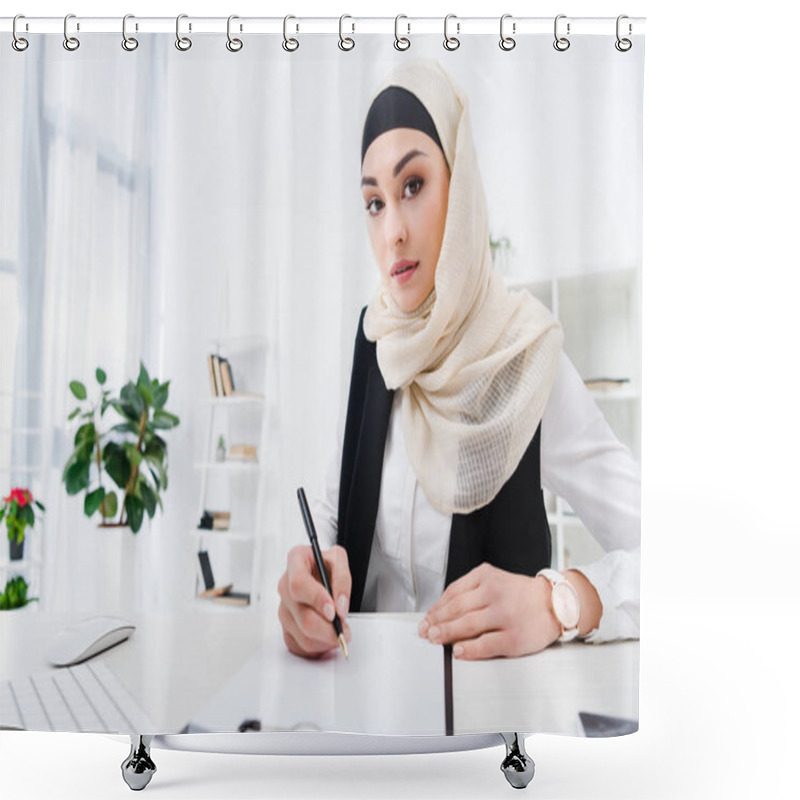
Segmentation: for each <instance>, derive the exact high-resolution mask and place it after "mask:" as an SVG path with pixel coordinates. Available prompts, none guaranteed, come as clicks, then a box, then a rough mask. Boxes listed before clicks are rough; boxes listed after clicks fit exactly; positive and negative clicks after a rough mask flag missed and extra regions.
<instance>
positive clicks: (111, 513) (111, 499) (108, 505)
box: [100, 492, 117, 519]
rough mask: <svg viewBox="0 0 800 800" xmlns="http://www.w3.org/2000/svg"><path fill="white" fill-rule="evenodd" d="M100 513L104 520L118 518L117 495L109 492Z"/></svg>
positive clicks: (101, 505)
mask: <svg viewBox="0 0 800 800" xmlns="http://www.w3.org/2000/svg"><path fill="white" fill-rule="evenodd" d="M100 513H101V514H102V515H103V519H109V518H110V517H116V516H117V495H116V493H114V492H107V493H106V496H105V497H104V498H103V502H102V503H101V504H100Z"/></svg>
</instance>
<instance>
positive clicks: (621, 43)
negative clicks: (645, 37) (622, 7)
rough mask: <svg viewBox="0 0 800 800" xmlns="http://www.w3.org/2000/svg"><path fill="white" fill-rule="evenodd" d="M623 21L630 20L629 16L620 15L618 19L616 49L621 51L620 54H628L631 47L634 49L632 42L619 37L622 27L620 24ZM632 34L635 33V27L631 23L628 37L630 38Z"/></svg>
mask: <svg viewBox="0 0 800 800" xmlns="http://www.w3.org/2000/svg"><path fill="white" fill-rule="evenodd" d="M623 19H628V15H627V14H620V15H619V16H618V17H617V41H616V42H614V47H616V48H617V50H619V51H620V53H627V52H628V50H630V49H631V47H633V42H631V40H630V39H622V38H620V35H619V28H620V25H619V24H620V22H622V20H623ZM632 33H633V25H631V23H630V22H629V23H628V35H629V36H630V34H632Z"/></svg>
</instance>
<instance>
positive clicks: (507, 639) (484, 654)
mask: <svg viewBox="0 0 800 800" xmlns="http://www.w3.org/2000/svg"><path fill="white" fill-rule="evenodd" d="M574 574H578V575H580V573H574ZM567 577H568V579H569V580H570V581H571V582H572V579H573V573H570V574H569V575H568V576H567ZM580 577H581V578H583V576H582V575H580ZM583 580H584V583H585V585H580V586H576V589H578V592H579V596H580V597H581V624H580V627H581V628H583V627H584V626H585V625H590V626H591V627H588V629H587V631H586V632H588V630H591V628H592V627H595V626H596V624H597V623H596V622H595V621H594V619H591V620H588V619H586V620H585V619H584V616H585V615H584V611H583V608H584V595H585V594H586V592H587V587H588V591H590V592H591V593H593V594H594V598H596V597H597V594H596V592H595V590H594V587H592V585H591V584H590V583H589V582H588V581H587V580H586V579H585V578H584V579H583ZM573 585H575V584H574V583H573ZM552 591H553V589H552V586H551V584H550V581H548V580H547V579H546V578H544V577H539V578H533V577H530V576H528V575H518V574H516V573H513V572H506V571H505V570H501V569H498V568H497V567H493V566H491V565H490V564H481V565H480V566H479V567H476V568H475V569H473V570H471V571H470V572H468V573H467V574H466V575H464V576H463V577H461V578H459V579H458V580H456V581H453V583H451V584H450V585H449V586H448V587H447V588H446V589H445V591H444V593H443V594H442V596H441V597H440V598H439V599H438V600H437V601H436V602H435V603H434V604H433V605H432V606H431V608H430V609H429V610H428V613H427V614H426V615H425V619H424V620H423V621H422V622H421V623H420V626H419V633H420V636H423V637H425V638H427V639H428V640H429V641H431V642H434V643H437V644H452V645H453V655H454V656H455V657H456V658H463V659H470V660H473V659H484V658H494V657H496V656H512V657H513V656H522V655H528V654H529V653H538V652H539V651H540V650H544V648H545V647H548V646H549V645H551V644H552V643H553V642H555V641H556V639H558V637H559V636H560V635H561V625H560V624H559V623H558V620H557V619H556V617H555V614H554V613H553V606H552V601H551V595H552ZM593 600H594V599H593V598H589V597H587V606H588V607H589V608H591V609H592V615H594V612H595V611H597V621H598V622H599V615H600V613H602V606H599V610H598V609H596V608H595V604H594V602H593ZM597 603H598V604H599V599H598V601H597ZM582 632H583V631H582Z"/></svg>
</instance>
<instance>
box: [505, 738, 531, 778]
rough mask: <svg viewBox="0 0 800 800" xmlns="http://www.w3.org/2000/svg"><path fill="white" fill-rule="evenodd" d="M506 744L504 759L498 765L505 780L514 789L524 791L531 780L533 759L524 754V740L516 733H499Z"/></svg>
mask: <svg viewBox="0 0 800 800" xmlns="http://www.w3.org/2000/svg"><path fill="white" fill-rule="evenodd" d="M500 735H501V736H502V737H503V740H504V741H505V743H506V757H505V759H504V760H503V763H502V764H501V765H500V769H501V770H502V771H503V775H505V776H506V780H507V781H508V782H509V783H510V784H511V785H512V786H513V787H514V788H515V789H524V788H525V787H526V786H527V785H528V784H529V783H530V782H531V780H533V773H534V770H535V766H534V763H533V759H532V758H531V757H530V756H529V755H528V754H527V753H526V752H525V739H524V738H523V737H522V736H520V735H519V734H518V733H501V734H500Z"/></svg>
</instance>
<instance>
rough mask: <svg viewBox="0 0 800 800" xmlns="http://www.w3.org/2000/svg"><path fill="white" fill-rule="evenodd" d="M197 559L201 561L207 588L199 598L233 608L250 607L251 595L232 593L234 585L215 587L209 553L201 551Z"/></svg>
mask: <svg viewBox="0 0 800 800" xmlns="http://www.w3.org/2000/svg"><path fill="white" fill-rule="evenodd" d="M197 557H198V558H199V559H200V569H201V571H202V573H203V583H204V584H205V586H206V590H205V591H204V592H201V593H200V595H199V597H201V598H203V599H204V600H214V601H215V602H217V603H226V604H228V605H233V606H247V605H250V595H249V594H247V593H245V592H232V591H231V589H232V588H233V584H232V583H229V584H228V585H227V586H221V587H219V588H217V587H216V586H215V585H214V573H213V572H212V571H211V559H209V557H208V551H206V550H201V551H200V552H199V553H198V554H197Z"/></svg>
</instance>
